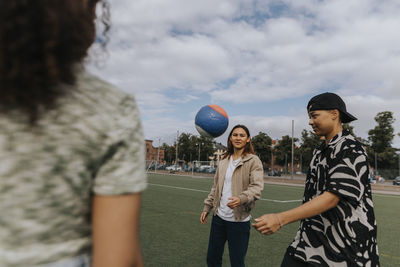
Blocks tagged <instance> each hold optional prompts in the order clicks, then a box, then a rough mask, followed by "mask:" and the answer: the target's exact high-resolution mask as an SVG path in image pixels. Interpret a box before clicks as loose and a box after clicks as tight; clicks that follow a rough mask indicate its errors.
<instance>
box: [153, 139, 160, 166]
mask: <svg viewBox="0 0 400 267" xmlns="http://www.w3.org/2000/svg"><path fill="white" fill-rule="evenodd" d="M160 143H161V138H158V148H157V162H156V168H155V169H154V172H157V168H158V163H159V161H160Z"/></svg>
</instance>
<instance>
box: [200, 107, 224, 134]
mask: <svg viewBox="0 0 400 267" xmlns="http://www.w3.org/2000/svg"><path fill="white" fill-rule="evenodd" d="M228 124H229V119H228V114H227V113H226V111H225V110H224V109H223V108H221V107H220V106H218V105H207V106H204V107H202V108H201V109H200V110H199V112H197V114H196V118H195V125H196V129H197V131H198V132H199V133H200V134H201V135H203V136H207V137H212V138H215V137H218V136H220V135H222V134H223V133H224V132H225V131H226V129H227V128H228Z"/></svg>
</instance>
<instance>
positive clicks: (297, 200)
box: [149, 183, 301, 203]
mask: <svg viewBox="0 0 400 267" xmlns="http://www.w3.org/2000/svg"><path fill="white" fill-rule="evenodd" d="M149 185H155V186H161V187H166V188H173V189H180V190H187V191H195V192H202V193H209V191H205V190H199V189H193V188H186V187H178V186H171V185H164V184H152V183H149ZM260 200H263V201H270V202H276V203H290V202H301V199H295V200H276V199H268V198H261V199H260Z"/></svg>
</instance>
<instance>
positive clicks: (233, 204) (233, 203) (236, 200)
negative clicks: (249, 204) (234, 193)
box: [226, 197, 240, 209]
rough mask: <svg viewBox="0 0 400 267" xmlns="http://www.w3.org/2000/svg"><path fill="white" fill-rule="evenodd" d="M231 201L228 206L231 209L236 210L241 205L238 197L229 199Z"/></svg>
mask: <svg viewBox="0 0 400 267" xmlns="http://www.w3.org/2000/svg"><path fill="white" fill-rule="evenodd" d="M228 199H229V200H230V201H229V202H228V204H226V205H227V206H228V207H229V208H231V209H234V208H236V207H237V206H239V205H240V198H238V197H230V198H228Z"/></svg>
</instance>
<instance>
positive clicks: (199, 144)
mask: <svg viewBox="0 0 400 267" xmlns="http://www.w3.org/2000/svg"><path fill="white" fill-rule="evenodd" d="M197 145H198V146H199V159H198V162H199V164H200V147H201V145H204V143H201V142H199V143H197Z"/></svg>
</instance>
